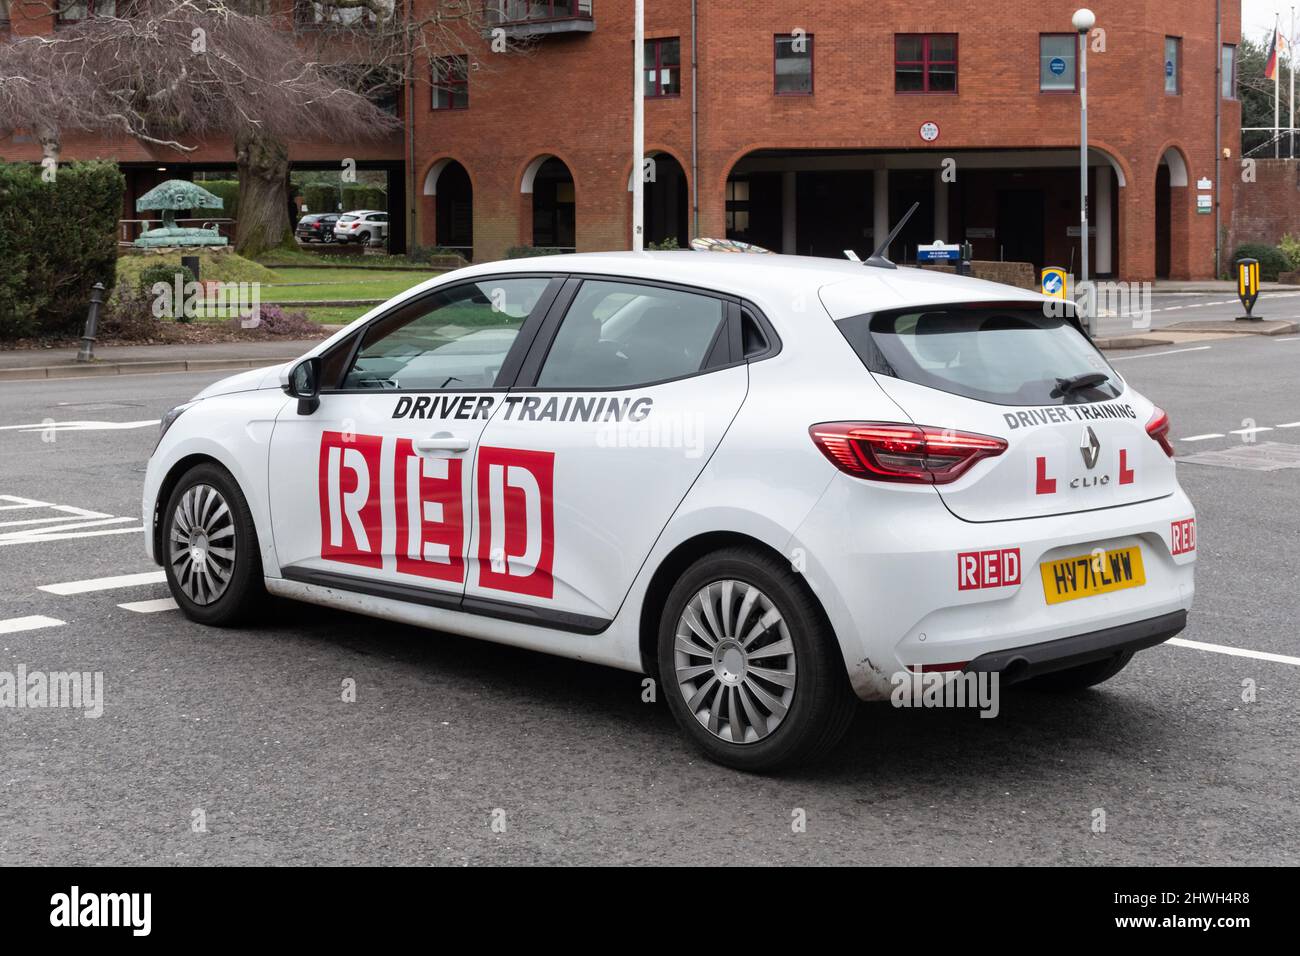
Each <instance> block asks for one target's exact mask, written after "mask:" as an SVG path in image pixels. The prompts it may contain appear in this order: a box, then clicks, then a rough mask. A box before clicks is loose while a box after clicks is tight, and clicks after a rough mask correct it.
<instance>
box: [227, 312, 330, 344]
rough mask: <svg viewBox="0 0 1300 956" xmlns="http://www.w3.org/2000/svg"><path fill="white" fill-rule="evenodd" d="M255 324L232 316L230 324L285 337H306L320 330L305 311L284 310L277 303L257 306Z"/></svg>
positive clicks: (239, 327)
mask: <svg viewBox="0 0 1300 956" xmlns="http://www.w3.org/2000/svg"><path fill="white" fill-rule="evenodd" d="M254 318H255V319H256V324H253V323H250V321H249V319H247V318H234V319H231V320H230V324H231V325H232V326H233V327H234V328H238V329H250V328H251V329H257V330H258V331H260V332H263V333H265V334H266V335H276V336H284V337H286V338H299V339H303V338H308V337H310V336H313V335H315V334H316V333H317V332H319V331H320V327H319V326H318V325H316V323H315V322H313V321H312V320H311V319H309V318H307V313H306V312H286V311H285V310H284V309H283V308H281V307H280V306H278V305H262V306H258V309H257V313H256V315H255V316H254Z"/></svg>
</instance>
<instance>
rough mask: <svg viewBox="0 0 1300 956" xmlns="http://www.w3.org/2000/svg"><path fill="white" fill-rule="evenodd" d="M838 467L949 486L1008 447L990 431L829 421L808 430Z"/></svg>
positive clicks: (879, 476) (852, 472) (869, 476)
mask: <svg viewBox="0 0 1300 956" xmlns="http://www.w3.org/2000/svg"><path fill="white" fill-rule="evenodd" d="M808 433H809V434H810V435H811V436H812V440H813V442H814V443H816V445H817V447H818V448H820V449H821V451H822V454H824V455H825V456H826V457H827V458H829V459H830V460H831V462H832V463H833V464H834V465H835V467H837V468H839V470H840V471H842V472H844V473H846V474H849V475H853V476H854V477H855V478H866V479H868V480H871V481H898V482H908V483H913V484H921V485H946V484H949V483H950V482H954V481H956V480H957V479H958V478H960V477H961V476H962V475H964V474H966V472H968V471H970V469H971V468H972V467H974V465H975V463H976V462H979V461H982V460H984V459H985V458H995V457H997V456H998V455H1000V454H1002V453H1003V452H1004V451H1006V450H1007V443H1006V441H1004V440H1003V439H1001V438H994V437H992V436H991V435H976V434H973V433H971V432H959V431H953V430H952V429H950V428H948V429H945V428H932V427H930V426H928V425H898V424H888V423H880V422H827V423H825V424H822V425H814V426H813V427H812V428H810V429H808Z"/></svg>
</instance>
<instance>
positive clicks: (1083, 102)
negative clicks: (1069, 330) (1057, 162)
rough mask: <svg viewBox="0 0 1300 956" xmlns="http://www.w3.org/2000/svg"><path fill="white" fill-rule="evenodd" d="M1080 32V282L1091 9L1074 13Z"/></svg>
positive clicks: (1084, 273)
mask: <svg viewBox="0 0 1300 956" xmlns="http://www.w3.org/2000/svg"><path fill="white" fill-rule="evenodd" d="M1073 22H1074V28H1075V29H1076V30H1078V31H1079V197H1080V198H1079V246H1080V248H1081V250H1082V254H1081V256H1080V264H1079V273H1080V274H1079V283H1080V285H1082V284H1083V283H1086V282H1087V281H1088V32H1089V31H1090V30H1092V28H1093V26H1094V25H1095V24H1096V22H1097V16H1096V14H1094V13H1093V12H1092V11H1091V10H1089V9H1088V8H1087V7H1083V8H1082V9H1079V10H1076V11H1075V12H1074V20H1073Z"/></svg>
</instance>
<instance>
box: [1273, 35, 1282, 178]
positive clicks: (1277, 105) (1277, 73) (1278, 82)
mask: <svg viewBox="0 0 1300 956" xmlns="http://www.w3.org/2000/svg"><path fill="white" fill-rule="evenodd" d="M1281 27H1282V14H1280V13H1274V14H1273V158H1274V159H1281V158H1282V70H1281V66H1282V64H1281V63H1279V62H1278V60H1279V59H1280V57H1281V52H1282V51H1281V50H1279V49H1278V42H1277V37H1278V33H1279V32H1281Z"/></svg>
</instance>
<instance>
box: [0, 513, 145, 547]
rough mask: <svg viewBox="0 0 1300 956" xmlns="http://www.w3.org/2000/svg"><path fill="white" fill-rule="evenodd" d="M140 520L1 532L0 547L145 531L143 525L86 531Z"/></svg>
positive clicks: (111, 519)
mask: <svg viewBox="0 0 1300 956" xmlns="http://www.w3.org/2000/svg"><path fill="white" fill-rule="evenodd" d="M139 520H140V519H139V518H101V519H99V520H97V521H78V522H75V523H73V524H61V525H54V526H53V527H47V528H19V529H18V530H17V531H5V532H0V547H3V546H4V545H8V544H36V543H39V542H43V541H65V540H67V539H68V538H95V537H99V536H100V535H105V534H127V533H130V532H135V531H143V530H144V526H143V525H139V526H137V527H132V528H107V529H101V530H97V531H87V530H85V529H87V528H100V526H102V525H108V524H122V523H124V522H131V521H139Z"/></svg>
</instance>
